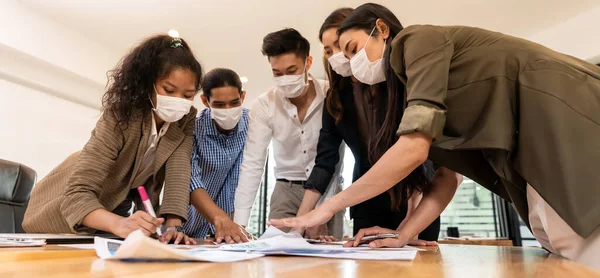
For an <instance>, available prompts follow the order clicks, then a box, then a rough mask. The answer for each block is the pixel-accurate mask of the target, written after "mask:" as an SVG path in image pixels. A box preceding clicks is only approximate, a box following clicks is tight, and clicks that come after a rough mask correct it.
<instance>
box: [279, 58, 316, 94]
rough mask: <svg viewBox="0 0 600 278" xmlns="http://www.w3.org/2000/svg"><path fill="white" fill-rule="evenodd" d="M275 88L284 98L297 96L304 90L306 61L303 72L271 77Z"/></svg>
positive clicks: (306, 79) (305, 85)
mask: <svg viewBox="0 0 600 278" xmlns="http://www.w3.org/2000/svg"><path fill="white" fill-rule="evenodd" d="M273 81H275V86H276V90H277V91H278V92H279V93H280V94H281V95H283V96H284V97H286V98H297V97H299V96H301V95H302V94H304V93H305V92H306V88H307V87H308V78H306V62H305V63H304V72H303V73H302V74H297V75H282V76H277V77H273Z"/></svg>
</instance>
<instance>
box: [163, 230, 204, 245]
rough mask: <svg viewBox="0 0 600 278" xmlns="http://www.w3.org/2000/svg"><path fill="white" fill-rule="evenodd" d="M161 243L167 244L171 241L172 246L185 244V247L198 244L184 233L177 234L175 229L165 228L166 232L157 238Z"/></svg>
mask: <svg viewBox="0 0 600 278" xmlns="http://www.w3.org/2000/svg"><path fill="white" fill-rule="evenodd" d="M158 240H159V241H160V242H161V243H164V244H169V242H171V240H173V244H179V243H185V245H196V244H198V243H197V242H196V241H195V240H194V239H193V238H191V237H189V236H187V235H186V234H185V233H184V232H178V231H177V228H175V227H167V230H166V231H165V232H164V233H163V234H162V235H161V236H160V237H159V238H158Z"/></svg>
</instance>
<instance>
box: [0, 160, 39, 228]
mask: <svg viewBox="0 0 600 278" xmlns="http://www.w3.org/2000/svg"><path fill="white" fill-rule="evenodd" d="M36 175H37V174H36V172H35V171H34V170H33V169H31V168H29V167H27V166H25V165H21V164H19V163H15V162H12V161H7V160H2V159H0V233H24V232H25V231H23V227H22V226H21V224H22V223H23V215H25V209H27V204H28V203H29V196H30V195H31V189H32V188H33V185H34V184H35V179H36Z"/></svg>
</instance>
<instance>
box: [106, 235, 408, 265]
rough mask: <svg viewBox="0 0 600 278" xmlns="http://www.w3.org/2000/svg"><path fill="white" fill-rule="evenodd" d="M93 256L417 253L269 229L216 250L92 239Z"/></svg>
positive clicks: (377, 256) (141, 239)
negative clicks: (320, 241)
mask: <svg viewBox="0 0 600 278" xmlns="http://www.w3.org/2000/svg"><path fill="white" fill-rule="evenodd" d="M95 249H96V253H97V254H98V256H99V257H100V258H103V259H118V260H124V261H205V262H234V261H241V260H249V259H254V258H258V257H262V256H265V255H287V256H307V257H321V258H339V259H355V260H413V259H414V258H415V256H416V255H417V251H419V249H417V248H414V247H403V248H385V249H372V248H369V247H368V246H363V247H354V248H344V247H343V246H341V245H325V244H323V245H322V244H318V245H314V244H310V243H308V242H307V241H306V240H305V239H304V238H302V236H300V235H299V234H297V233H283V232H282V231H280V230H278V229H277V228H275V227H270V228H269V229H268V230H267V231H266V232H265V233H264V234H263V236H261V237H260V238H259V239H258V240H255V241H251V242H247V243H240V244H224V245H220V246H219V247H218V248H209V247H202V246H199V247H195V248H187V249H178V248H174V247H172V246H168V245H164V244H161V243H159V242H158V241H156V240H153V239H150V238H148V237H146V236H145V235H144V234H143V233H142V232H141V231H137V232H133V233H131V234H130V235H129V236H128V237H127V239H126V240H125V241H118V240H110V239H105V238H96V239H95Z"/></svg>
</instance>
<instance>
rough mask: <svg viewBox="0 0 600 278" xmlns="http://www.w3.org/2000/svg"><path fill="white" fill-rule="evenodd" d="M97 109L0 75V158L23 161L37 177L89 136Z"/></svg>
mask: <svg viewBox="0 0 600 278" xmlns="http://www.w3.org/2000/svg"><path fill="white" fill-rule="evenodd" d="M99 116H100V111H99V110H97V109H93V108H90V107H86V106H83V105H80V104H76V103H73V102H71V101H68V100H64V99H61V98H58V97H56V96H52V95H49V94H47V93H44V92H40V91H37V90H35V89H31V88H28V87H25V86H22V85H19V84H15V83H12V82H9V81H7V80H4V79H0V119H2V129H1V132H0V158H1V159H6V160H11V161H15V162H19V163H22V164H25V165H27V166H29V167H31V168H33V169H34V170H35V171H36V172H37V173H38V180H40V179H41V178H42V177H44V176H45V175H46V174H47V173H48V172H50V170H52V169H53V168H54V167H55V166H56V165H58V164H59V163H60V162H61V161H62V160H64V159H65V158H66V157H67V156H68V155H70V154H71V153H73V152H75V151H78V150H80V149H81V148H82V147H83V145H84V144H85V143H86V142H87V140H88V139H89V138H90V132H91V131H92V129H93V128H94V126H95V124H96V121H97V119H98V118H99Z"/></svg>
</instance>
